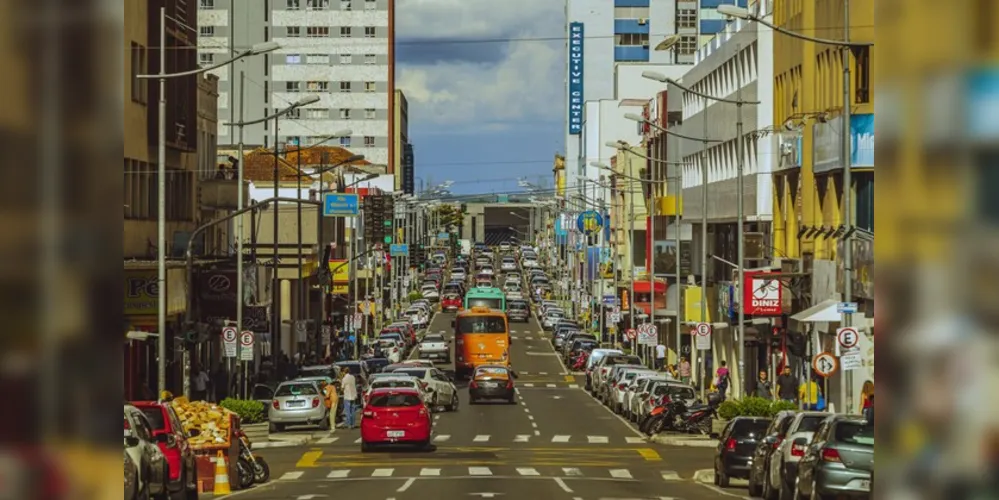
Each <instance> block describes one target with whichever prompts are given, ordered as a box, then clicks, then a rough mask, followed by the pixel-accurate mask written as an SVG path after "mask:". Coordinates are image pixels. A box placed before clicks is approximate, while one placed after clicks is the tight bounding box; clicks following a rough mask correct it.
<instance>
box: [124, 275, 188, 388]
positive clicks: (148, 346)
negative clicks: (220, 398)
mask: <svg viewBox="0 0 999 500" xmlns="http://www.w3.org/2000/svg"><path fill="white" fill-rule="evenodd" d="M152 266H153V268H152V269H149V268H145V269H126V270H125V283H124V286H125V294H124V295H125V304H124V307H125V325H124V326H125V332H126V333H127V332H147V333H151V334H157V333H159V332H158V329H159V325H158V324H159V316H158V313H159V297H160V296H159V293H160V290H159V286H158V283H157V274H158V272H157V270H156V269H155V264H152ZM185 288H186V287H185V286H184V269H183V268H172V269H167V287H166V294H167V295H166V297H167V300H166V306H167V311H166V312H167V331H166V337H167V338H166V340H167V360H166V361H167V367H168V371H167V387H168V389H169V390H171V391H175V392H179V389H180V388H181V387H182V385H183V384H182V379H181V376H182V373H183V371H182V367H181V366H180V365H179V363H178V362H179V360H180V356H174V355H173V353H175V352H176V349H175V346H174V337H175V336H176V334H177V332H179V329H180V325H181V321H182V320H183V315H184V312H185V310H186V301H185V294H184V290H185ZM128 337H129V336H126V340H125V343H124V346H123V348H122V351H123V357H124V370H125V371H124V375H125V387H124V389H125V398H126V399H145V398H146V397H148V396H150V395H152V397H153V398H155V397H156V394H157V390H158V388H157V380H156V373H157V364H158V358H157V352H158V350H157V337H156V336H153V335H150V336H143V335H135V334H133V335H131V336H130V337H132V338H128Z"/></svg>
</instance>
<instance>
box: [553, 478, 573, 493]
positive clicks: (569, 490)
mask: <svg viewBox="0 0 999 500" xmlns="http://www.w3.org/2000/svg"><path fill="white" fill-rule="evenodd" d="M555 484H557V485H559V487H561V488H562V491H564V492H566V493H572V488H569V486H568V485H566V484H565V481H563V480H562V478H560V477H556V478H555Z"/></svg>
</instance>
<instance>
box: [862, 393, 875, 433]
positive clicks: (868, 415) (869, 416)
mask: <svg viewBox="0 0 999 500" xmlns="http://www.w3.org/2000/svg"><path fill="white" fill-rule="evenodd" d="M864 420H866V421H867V424H868V425H874V393H873V392H872V393H871V394H870V395H868V396H867V401H864Z"/></svg>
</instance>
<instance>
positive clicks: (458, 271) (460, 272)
mask: <svg viewBox="0 0 999 500" xmlns="http://www.w3.org/2000/svg"><path fill="white" fill-rule="evenodd" d="M466 278H468V273H466V272H465V270H464V269H462V268H460V267H457V268H454V269H452V270H451V279H453V280H459V281H465V279H466Z"/></svg>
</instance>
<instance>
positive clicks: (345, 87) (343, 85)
mask: <svg viewBox="0 0 999 500" xmlns="http://www.w3.org/2000/svg"><path fill="white" fill-rule="evenodd" d="M340 92H343V93H345V94H349V93H350V82H340Z"/></svg>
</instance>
